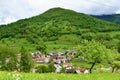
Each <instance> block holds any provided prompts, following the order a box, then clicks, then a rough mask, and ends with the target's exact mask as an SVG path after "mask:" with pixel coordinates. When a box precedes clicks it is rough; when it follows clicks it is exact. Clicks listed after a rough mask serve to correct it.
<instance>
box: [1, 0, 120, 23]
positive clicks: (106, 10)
mask: <svg viewBox="0 0 120 80" xmlns="http://www.w3.org/2000/svg"><path fill="white" fill-rule="evenodd" d="M54 7H62V8H66V9H72V10H75V11H77V12H80V13H85V14H93V15H101V14H114V13H120V0H0V24H7V23H11V22H14V21H16V20H19V19H24V18H28V17H32V16H35V15H38V14H41V13H43V12H44V11H46V10H48V9H50V8H54Z"/></svg>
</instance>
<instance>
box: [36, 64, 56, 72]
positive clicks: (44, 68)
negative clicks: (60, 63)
mask: <svg viewBox="0 0 120 80" xmlns="http://www.w3.org/2000/svg"><path fill="white" fill-rule="evenodd" d="M36 72H38V73H49V72H55V67H54V65H53V64H49V65H39V66H38V67H37V71H36Z"/></svg>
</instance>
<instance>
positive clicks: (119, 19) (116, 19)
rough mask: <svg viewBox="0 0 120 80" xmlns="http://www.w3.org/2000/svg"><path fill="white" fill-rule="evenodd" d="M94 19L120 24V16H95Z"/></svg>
mask: <svg viewBox="0 0 120 80" xmlns="http://www.w3.org/2000/svg"><path fill="white" fill-rule="evenodd" d="M94 17H96V18H99V19H103V20H106V21H110V22H114V23H117V24H120V14H111V15H99V16H94Z"/></svg>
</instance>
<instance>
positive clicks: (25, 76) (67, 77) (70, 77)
mask: <svg viewBox="0 0 120 80" xmlns="http://www.w3.org/2000/svg"><path fill="white" fill-rule="evenodd" d="M17 75H18V76H17ZM17 77H20V78H17ZM0 80H120V76H119V73H97V74H95V73H94V74H56V73H46V74H38V73H36V74H33V73H15V72H0Z"/></svg>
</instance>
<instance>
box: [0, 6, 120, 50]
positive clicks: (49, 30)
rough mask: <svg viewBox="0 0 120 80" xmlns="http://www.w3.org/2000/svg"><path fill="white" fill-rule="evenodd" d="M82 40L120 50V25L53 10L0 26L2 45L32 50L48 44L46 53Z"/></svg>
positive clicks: (66, 10) (84, 15) (65, 11)
mask: <svg viewBox="0 0 120 80" xmlns="http://www.w3.org/2000/svg"><path fill="white" fill-rule="evenodd" d="M82 40H88V41H91V40H95V41H99V42H100V43H102V44H103V45H105V46H106V47H107V48H109V49H118V46H119V43H120V42H119V41H120V25H119V24H115V23H111V22H108V21H104V20H100V19H97V18H94V17H92V16H89V15H86V14H83V13H77V12H75V11H72V10H68V9H62V8H53V9H50V10H48V11H46V12H45V13H43V14H41V15H38V16H34V17H31V18H28V19H22V20H19V21H17V22H14V23H11V24H7V25H1V26H0V44H5V45H8V46H14V47H18V48H19V47H21V46H25V47H27V48H28V49H29V50H30V51H34V50H36V46H38V45H40V44H44V45H46V47H47V51H50V50H57V49H66V48H72V47H74V46H77V45H78V44H80V43H81V41H82ZM118 50H119V49H118Z"/></svg>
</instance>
